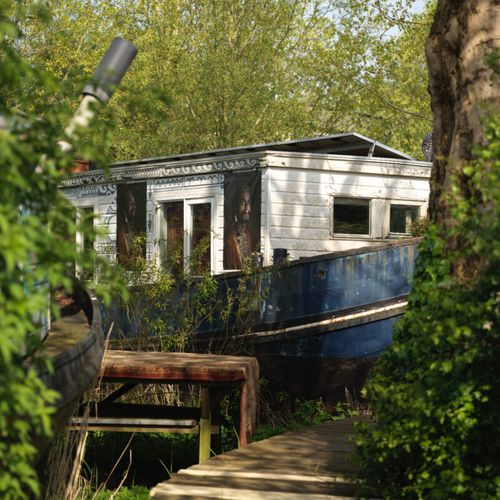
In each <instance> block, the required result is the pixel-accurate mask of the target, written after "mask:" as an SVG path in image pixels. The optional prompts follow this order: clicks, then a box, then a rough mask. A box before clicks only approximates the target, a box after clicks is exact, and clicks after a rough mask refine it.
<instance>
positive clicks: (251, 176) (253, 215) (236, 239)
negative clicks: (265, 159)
mask: <svg viewBox="0 0 500 500" xmlns="http://www.w3.org/2000/svg"><path fill="white" fill-rule="evenodd" d="M260 191H261V173H260V172H245V173H232V172H231V173H227V174H225V176H224V269H242V268H243V267H244V263H245V262H246V261H249V260H251V259H252V258H253V256H254V255H255V253H256V252H258V251H259V250H260V214H261V205H260V203H261V198H260Z"/></svg>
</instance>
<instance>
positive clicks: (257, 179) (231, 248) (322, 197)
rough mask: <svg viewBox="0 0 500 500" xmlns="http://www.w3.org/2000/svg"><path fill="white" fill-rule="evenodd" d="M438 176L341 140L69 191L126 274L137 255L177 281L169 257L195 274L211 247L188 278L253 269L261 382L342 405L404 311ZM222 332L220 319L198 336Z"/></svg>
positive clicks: (291, 144) (380, 150) (104, 175)
mask: <svg viewBox="0 0 500 500" xmlns="http://www.w3.org/2000/svg"><path fill="white" fill-rule="evenodd" d="M430 170H431V164H430V163H429V162H424V161H417V160H414V159H412V158H411V157H409V156H408V155H406V154H404V153H402V152H400V151H397V150H395V149H393V148H390V147H388V146H385V145H383V144H381V143H379V142H377V141H375V140H373V139H370V138H368V137H364V136H362V135H360V134H357V133H343V134H336V135H330V136H323V137H316V138H310V139H302V140H293V141H285V142H276V143H270V144H259V145H252V146H244V147H235V148H226V149H219V150H214V151H206V152H199V153H188V154H182V155H175V156H168V157H162V158H150V159H142V160H134V161H127V162H119V163H115V164H114V165H112V166H111V168H110V169H108V170H107V171H103V170H100V169H95V168H89V169H88V170H87V171H81V172H80V173H77V174H75V175H74V176H73V177H72V178H70V179H68V180H66V181H65V183H64V185H63V186H62V189H63V191H64V192H65V194H66V196H67V197H68V198H69V199H70V200H71V202H72V203H73V204H74V205H75V206H76V207H77V208H78V209H79V210H81V211H88V212H89V213H93V214H94V226H95V227H96V230H97V229H98V228H99V229H100V231H96V234H97V238H96V241H95V243H94V245H95V247H96V250H97V251H98V252H100V253H102V254H106V255H108V256H109V258H110V259H115V258H116V259H117V260H118V261H120V262H121V263H122V264H123V265H124V266H125V267H127V265H128V264H129V262H130V260H131V259H132V258H133V257H134V256H135V255H137V254H141V255H143V256H144V257H146V258H147V259H149V260H150V261H152V262H154V263H156V264H157V265H158V266H159V267H161V266H164V265H165V266H170V267H169V268H168V270H169V271H172V270H173V269H172V260H171V259H170V260H169V256H172V255H174V254H176V255H180V257H181V258H180V259H178V260H177V262H178V263H179V262H180V264H179V265H180V266H181V267H182V266H185V265H189V264H188V263H189V262H190V259H191V257H192V256H193V255H194V254H195V253H196V250H197V248H199V245H202V244H203V245H204V247H203V251H202V253H201V254H200V255H201V258H199V259H198V261H197V263H196V266H197V267H196V268H195V269H192V271H193V270H194V271H195V272H198V271H199V272H200V273H201V272H202V271H210V272H211V273H212V274H213V275H216V277H217V279H218V281H219V284H220V286H221V288H222V289H224V288H226V289H227V287H229V288H231V287H233V288H234V287H235V286H236V285H235V283H236V281H237V280H238V279H239V276H242V275H239V274H238V270H241V269H242V268H244V267H245V265H246V263H251V264H252V265H253V266H254V267H257V268H260V269H258V270H257V271H256V274H255V283H258V285H255V286H258V288H259V292H258V293H259V294H261V297H262V299H261V300H260V302H259V305H258V307H257V309H258V314H257V317H256V318H255V324H254V325H253V327H252V329H251V331H248V332H246V333H245V335H247V336H248V338H251V339H253V340H254V341H255V342H254V349H255V353H256V354H257V355H258V357H259V361H260V362H261V368H262V372H263V373H264V375H267V374H269V375H268V378H271V379H272V380H278V379H280V380H282V381H283V380H285V379H286V380H287V381H288V382H292V385H293V384H295V385H296V387H297V393H300V394H302V395H306V396H311V397H316V396H318V395H325V391H324V388H325V387H326V386H329V387H330V389H329V390H330V394H329V395H327V397H328V396H331V399H336V398H338V396H339V394H338V390H343V387H344V386H349V385H350V382H349V381H352V380H358V381H359V380H362V379H364V376H365V375H366V371H367V370H368V369H369V367H370V366H371V365H372V363H373V359H374V358H375V357H376V355H377V354H378V353H379V352H380V351H381V350H382V349H383V348H384V347H385V346H387V345H388V344H390V342H391V332H392V327H393V325H394V322H395V321H396V320H397V318H398V317H399V316H400V315H401V314H402V313H403V311H404V307H405V304H406V297H407V294H408V292H409V290H410V286H411V275H412V272H413V266H414V260H415V256H416V253H417V250H416V245H417V243H416V241H415V240H408V239H407V238H408V237H409V232H410V226H411V224H412V222H414V221H416V220H417V219H418V218H419V217H422V216H425V215H426V212H427V203H428V196H429V177H430ZM138 235H144V236H145V237H144V238H140V239H138V241H139V244H137V243H136V244H134V238H135V237H136V236H138ZM200 255H199V256H198V257H200ZM174 271H175V269H174ZM235 280H236V281H235ZM222 284H223V285H222ZM263 290H265V293H263ZM221 331H222V330H221V325H220V324H218V322H217V320H216V319H215V320H214V321H212V322H208V323H206V324H204V325H203V326H202V328H200V332H199V334H200V337H199V338H200V339H201V341H202V342H203V341H205V342H207V343H211V342H214V341H216V339H217V338H218V337H219V336H220V335H221ZM274 372H279V374H281V377H279V376H276V377H275V376H274V375H273V373H274ZM297 373H299V374H300V377H296V376H294V374H295V375H296V374H297ZM311 377H312V378H311ZM332 380H335V384H332ZM332 388H333V389H332ZM341 388H342V389H341ZM287 389H288V390H289V391H290V384H289V385H288V387H287ZM332 391H333V392H332ZM336 391H337V392H336ZM290 392H292V393H293V392H294V391H293V390H292V391H290Z"/></svg>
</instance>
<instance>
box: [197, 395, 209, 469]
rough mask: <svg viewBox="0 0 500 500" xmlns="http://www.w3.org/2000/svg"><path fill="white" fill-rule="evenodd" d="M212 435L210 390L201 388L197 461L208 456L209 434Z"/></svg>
mask: <svg viewBox="0 0 500 500" xmlns="http://www.w3.org/2000/svg"><path fill="white" fill-rule="evenodd" d="M211 435H212V422H211V418H210V390H209V388H208V387H202V388H201V418H200V454H199V463H200V464H201V463H203V462H206V461H207V460H208V459H209V458H210V436H211Z"/></svg>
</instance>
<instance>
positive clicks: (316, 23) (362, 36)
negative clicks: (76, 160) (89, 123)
mask: <svg viewBox="0 0 500 500" xmlns="http://www.w3.org/2000/svg"><path fill="white" fill-rule="evenodd" d="M410 3H413V2H411V1H410V0H407V1H397V2H395V1H389V0H384V1H380V0H369V1H363V2H360V1H359V0H343V1H342V2H329V1H325V0H273V1H269V2H263V1H262V0H247V1H245V2H234V1H229V0H214V1H210V2H208V1H206V0H196V1H192V0H167V1H165V0H161V1H160V0H152V1H145V0H141V1H136V2H129V1H127V0H116V1H114V2H104V1H102V0H101V1H94V2H89V1H87V0H63V1H61V0H47V1H46V2H44V5H45V6H46V11H47V13H48V14H50V15H51V16H52V17H53V22H52V23H51V25H50V28H48V27H47V25H46V24H43V23H40V22H39V21H38V20H37V18H36V17H33V16H30V15H24V16H20V18H21V21H22V26H23V30H24V32H25V35H26V36H25V38H24V39H23V42H22V44H21V49H22V51H23V53H24V54H25V55H26V57H28V58H29V59H30V60H31V61H33V62H35V63H37V64H40V65H42V66H43V67H45V68H48V69H49V70H50V71H53V72H54V73H55V74H56V75H57V76H58V78H59V79H60V80H61V81H63V82H64V83H65V85H64V87H65V90H64V96H65V99H66V100H69V101H70V102H71V103H72V102H73V101H72V99H73V97H72V96H73V95H75V92H76V89H77V88H78V86H81V84H82V83H81V82H83V81H84V80H85V79H87V78H88V77H90V74H91V72H92V70H93V68H94V67H95V63H96V62H97V60H98V58H99V57H100V55H102V51H104V49H105V47H107V46H108V45H109V42H110V40H111V38H112V36H113V35H114V34H115V33H117V32H119V33H121V34H122V35H123V36H126V37H127V38H129V39H130V40H132V41H133V42H134V43H135V44H136V45H137V47H138V48H139V55H138V57H137V59H136V61H134V65H133V67H132V68H131V71H130V74H128V75H127V76H126V78H125V80H124V83H123V85H122V91H121V92H120V95H117V96H116V97H115V98H114V99H113V101H112V102H111V103H110V106H109V107H108V109H107V110H106V112H105V119H104V120H103V122H102V129H103V130H106V131H110V133H111V134H112V140H111V141H109V142H107V143H106V144H104V147H105V148H106V150H107V152H108V153H109V156H110V157H113V158H115V159H117V160H123V159H127V160H128V159H132V158H140V157H151V156H158V155H165V154H173V153H182V152H189V151H201V150H209V149H213V148H218V147H228V146H238V145H242V144H253V143H257V142H269V141H274V140H284V139H291V138H301V137H311V136H314V135H320V134H329V133H338V132H344V131H357V132H360V133H363V134H365V135H368V136H370V137H374V138H376V139H377V140H379V141H381V142H385V143H387V144H390V145H391V146H393V147H396V148H400V149H402V150H403V151H406V152H408V153H409V154H413V155H415V156H417V157H421V155H422V153H421V151H420V144H421V141H422V139H423V137H424V135H425V134H426V133H427V132H428V131H429V129H430V128H431V127H432V122H431V113H430V106H429V96H428V93H427V71H426V64H425V56H424V40H425V38H426V36H427V33H428V31H429V28H430V19H431V17H432V9H431V8H430V7H429V8H427V10H426V11H425V12H424V13H422V14H412V13H411V12H410V11H409V9H408V5H407V4H410ZM27 4H28V5H30V6H31V7H32V8H35V6H36V5H37V4H38V2H37V1H36V0H27ZM431 4H432V2H431ZM84 54H85V57H83V55H84ZM33 97H34V98H35V99H38V98H39V96H38V94H34V96H33ZM94 140H96V139H94ZM97 140H98V141H100V138H99V136H97ZM99 144H102V143H101V142H99Z"/></svg>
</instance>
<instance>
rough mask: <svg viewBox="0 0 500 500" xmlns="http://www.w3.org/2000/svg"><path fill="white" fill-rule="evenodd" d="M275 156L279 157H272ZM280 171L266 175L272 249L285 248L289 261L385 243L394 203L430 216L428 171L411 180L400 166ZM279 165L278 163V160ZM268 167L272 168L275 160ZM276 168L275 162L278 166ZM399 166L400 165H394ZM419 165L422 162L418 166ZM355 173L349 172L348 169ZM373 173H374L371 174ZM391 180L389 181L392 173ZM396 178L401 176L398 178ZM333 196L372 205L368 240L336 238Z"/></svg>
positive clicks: (322, 163)
mask: <svg viewBox="0 0 500 500" xmlns="http://www.w3.org/2000/svg"><path fill="white" fill-rule="evenodd" d="M273 156H275V155H273ZM285 159H286V161H284V162H283V164H282V165H280V166H270V167H268V169H267V182H268V193H269V198H270V203H269V205H268V212H267V223H268V227H267V230H268V241H269V243H268V248H269V253H268V255H266V262H268V263H270V261H271V259H272V249H273V248H286V249H287V250H288V253H289V255H290V258H292V259H297V258H299V257H309V256H312V255H317V254H321V253H328V252H333V251H337V250H345V249H348V248H358V247H361V246H364V245H368V244H370V245H372V244H374V243H375V244H376V243H377V242H380V243H383V242H384V241H386V240H387V238H389V236H390V234H389V214H390V205H391V203H397V204H414V205H417V206H419V207H420V215H421V216H423V215H425V214H426V211H427V200H428V196H429V179H428V176H429V168H427V167H420V166H419V167H415V168H413V169H411V171H412V172H413V175H417V176H416V177H411V176H408V175H403V173H404V172H403V171H402V169H403V167H402V166H401V165H399V164H397V165H395V166H391V165H390V164H388V162H387V161H386V162H383V163H382V164H379V163H377V162H375V161H373V160H372V162H371V163H370V164H369V165H368V166H366V165H363V164H360V163H359V159H356V160H357V161H346V160H339V161H335V160H331V159H328V160H318V159H314V158H313V159H308V161H307V162H306V164H307V168H304V162H301V161H299V160H295V163H293V162H292V161H291V160H290V158H288V157H287V158H285ZM274 160H276V158H274ZM269 163H271V164H272V163H273V159H272V158H271V159H270V161H269ZM275 163H276V162H275ZM396 163H398V162H396ZM415 163H418V162H415ZM349 165H350V168H351V169H352V170H353V171H348V167H349ZM369 169H371V170H369ZM389 172H390V173H391V174H392V175H391V176H388V173H389ZM396 172H397V174H398V175H397V176H395V175H394V174H395V173H396ZM335 196H341V197H353V198H364V199H368V200H370V235H369V236H364V235H361V236H358V237H349V236H344V235H334V234H333V233H332V227H333V224H332V207H333V199H334V197H335Z"/></svg>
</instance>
